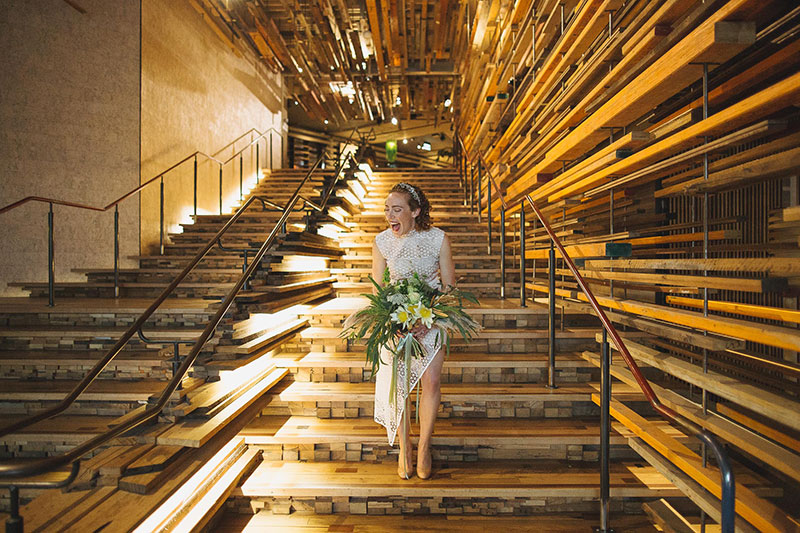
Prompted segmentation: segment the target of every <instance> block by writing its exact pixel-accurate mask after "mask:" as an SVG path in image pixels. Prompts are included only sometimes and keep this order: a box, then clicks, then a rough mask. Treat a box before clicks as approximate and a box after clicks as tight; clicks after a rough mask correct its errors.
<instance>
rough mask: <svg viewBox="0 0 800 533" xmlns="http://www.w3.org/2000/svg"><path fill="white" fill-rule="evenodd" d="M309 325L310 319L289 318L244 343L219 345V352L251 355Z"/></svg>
mask: <svg viewBox="0 0 800 533" xmlns="http://www.w3.org/2000/svg"><path fill="white" fill-rule="evenodd" d="M307 325H308V320H306V319H304V318H303V319H300V318H298V319H294V320H287V321H286V322H284V323H282V324H280V325H278V326H276V327H271V328H270V329H269V330H267V331H264V332H263V333H261V334H260V335H258V336H257V337H256V338H254V339H252V340H250V341H248V342H245V343H243V344H235V345H225V346H219V347H217V352H219V353H230V354H236V355H249V354H253V353H256V352H258V351H259V350H261V349H262V348H264V347H266V346H269V345H271V344H273V343H274V342H275V341H276V340H278V339H280V338H281V337H284V336H286V335H289V334H291V333H295V332H297V331H299V330H301V329H303V328H305V327H306V326H307Z"/></svg>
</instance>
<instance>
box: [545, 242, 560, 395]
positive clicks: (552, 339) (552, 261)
mask: <svg viewBox="0 0 800 533" xmlns="http://www.w3.org/2000/svg"><path fill="white" fill-rule="evenodd" d="M548 258H549V265H548V278H547V280H548V291H549V298H548V303H547V308H548V313H547V317H548V320H547V338H548V340H549V342H548V356H549V357H548V365H547V386H548V387H549V388H551V389H555V388H558V387H557V386H556V250H555V247H554V246H553V242H552V241H551V242H550V253H549V254H548Z"/></svg>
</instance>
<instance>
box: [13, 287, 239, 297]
mask: <svg viewBox="0 0 800 533" xmlns="http://www.w3.org/2000/svg"><path fill="white" fill-rule="evenodd" d="M166 285H167V284H164V287H130V288H129V287H120V290H119V296H120V297H121V298H150V299H155V298H157V297H158V296H160V295H161V293H162V292H163V290H164V288H165V287H166ZM231 285H233V284H231ZM229 288H230V287H228V286H225V285H211V286H208V287H185V288H182V287H180V286H179V287H178V288H177V289H175V292H173V296H174V297H177V298H210V299H211V300H221V299H222V297H223V296H225V294H226V293H227V291H228V289H229ZM24 289H25V290H27V291H30V295H31V297H33V298H47V294H48V293H47V288H46V287H44V288H42V287H24ZM114 297H115V295H114V288H113V287H90V286H87V287H58V286H56V288H55V298H56V300H58V299H59V298H114Z"/></svg>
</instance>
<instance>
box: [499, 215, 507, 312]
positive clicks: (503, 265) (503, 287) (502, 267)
mask: <svg viewBox="0 0 800 533" xmlns="http://www.w3.org/2000/svg"><path fill="white" fill-rule="evenodd" d="M500 299H501V300H505V299H506V206H505V205H501V206H500Z"/></svg>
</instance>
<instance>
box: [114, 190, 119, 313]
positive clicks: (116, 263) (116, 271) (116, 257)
mask: <svg viewBox="0 0 800 533" xmlns="http://www.w3.org/2000/svg"><path fill="white" fill-rule="evenodd" d="M114 298H119V204H117V205H115V206H114Z"/></svg>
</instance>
